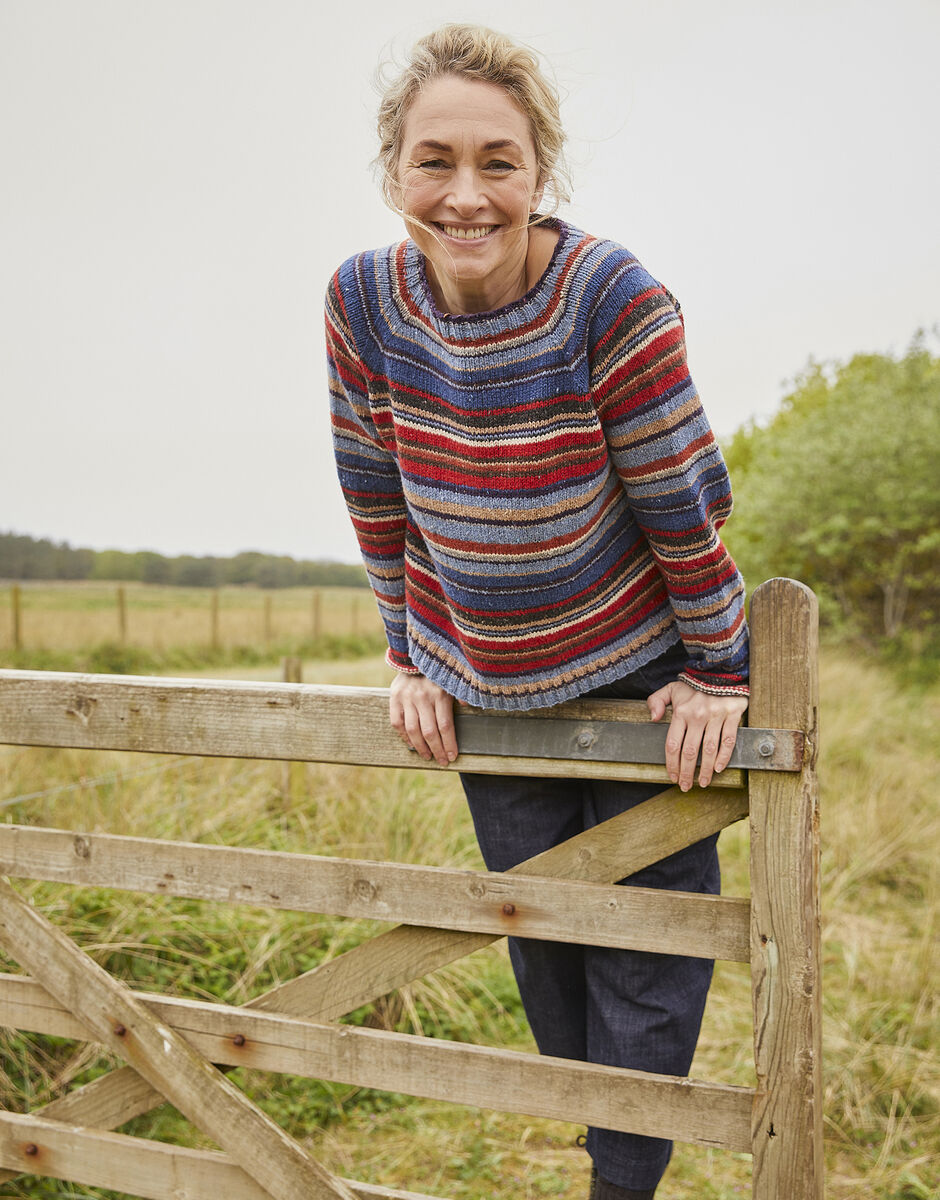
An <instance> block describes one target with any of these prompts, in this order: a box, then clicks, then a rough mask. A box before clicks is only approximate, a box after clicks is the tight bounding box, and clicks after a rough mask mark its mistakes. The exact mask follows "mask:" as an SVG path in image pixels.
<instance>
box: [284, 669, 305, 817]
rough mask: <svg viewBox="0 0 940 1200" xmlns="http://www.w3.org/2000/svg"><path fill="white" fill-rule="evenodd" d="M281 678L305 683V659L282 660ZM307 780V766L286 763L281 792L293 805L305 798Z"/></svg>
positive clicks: (300, 763)
mask: <svg viewBox="0 0 940 1200" xmlns="http://www.w3.org/2000/svg"><path fill="white" fill-rule="evenodd" d="M281 678H282V679H283V681H284V682H285V683H303V681H304V675H303V659H301V658H300V657H299V656H298V655H296V654H288V655H287V656H286V657H284V658H282V659H281ZM306 778H307V768H306V764H305V763H302V762H286V763H284V764H283V771H282V773H281V779H282V784H281V792H282V794H283V796H284V799H285V800H287V801H289V803H291V804H299V803H300V801H301V800H302V799H303V796H304V783H305V782H306Z"/></svg>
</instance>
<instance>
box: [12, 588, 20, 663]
mask: <svg viewBox="0 0 940 1200" xmlns="http://www.w3.org/2000/svg"><path fill="white" fill-rule="evenodd" d="M10 602H11V604H12V606H13V649H14V650H22V648H23V626H22V623H21V621H20V585H19V584H18V583H14V584H13V586H12V587H11V588H10Z"/></svg>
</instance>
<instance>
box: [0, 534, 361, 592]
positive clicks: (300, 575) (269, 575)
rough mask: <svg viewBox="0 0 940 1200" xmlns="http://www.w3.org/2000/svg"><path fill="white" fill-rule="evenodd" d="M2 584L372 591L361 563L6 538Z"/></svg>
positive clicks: (1, 548)
mask: <svg viewBox="0 0 940 1200" xmlns="http://www.w3.org/2000/svg"><path fill="white" fill-rule="evenodd" d="M0 579H7V580H13V581H20V580H22V581H26V580H100V581H102V582H104V581H111V582H119V583H125V582H127V583H151V584H168V585H172V586H175V587H211V588H215V587H237V586H239V585H254V586H255V587H262V588H285V587H363V588H364V587H368V580H367V578H366V573H365V571H364V569H363V568H362V567H361V566H359V565H358V564H354V563H341V562H328V561H325V560H323V561H318V560H314V559H295V558H291V557H290V556H289V555H283V554H264V553H262V552H261V551H258V550H244V551H242V552H241V553H240V554H235V555H231V556H229V557H217V556H212V555H206V556H197V555H193V554H179V555H175V556H173V555H165V554H158V553H157V552H156V551H154V550H136V551H126V550H89V549H87V548H85V547H79V546H71V545H69V543H68V542H54V541H52V540H50V539H49V538H34V537H30V536H29V535H28V534H20V533H12V532H10V533H0Z"/></svg>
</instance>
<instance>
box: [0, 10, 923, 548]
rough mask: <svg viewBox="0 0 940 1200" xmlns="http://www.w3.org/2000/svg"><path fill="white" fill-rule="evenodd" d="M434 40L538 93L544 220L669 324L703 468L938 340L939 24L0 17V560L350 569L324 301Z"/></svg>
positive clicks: (561, 17) (747, 16) (855, 13)
mask: <svg viewBox="0 0 940 1200" xmlns="http://www.w3.org/2000/svg"><path fill="white" fill-rule="evenodd" d="M446 20H474V21H480V22H482V23H485V24H490V25H492V26H494V27H495V28H498V29H502V30H504V31H505V32H507V33H510V34H512V35H513V36H515V37H517V38H520V39H522V40H524V41H527V42H528V43H529V44H531V45H532V46H534V47H535V48H536V49H537V50H538V51H539V52H540V53H541V54H542V55H543V56H544V57H545V58H546V59H547V60H548V62H549V63H550V64H551V66H552V68H553V69H554V72H555V74H556V76H557V79H558V81H559V83H560V85H561V87H562V89H563V92H564V94H565V97H566V98H565V102H564V116H565V120H566V124H567V128H568V131H569V134H570V139H571V144H570V155H569V157H570V160H571V166H572V173H573V176H574V184H575V191H574V195H575V202H574V203H573V204H572V206H571V207H570V208H569V209H568V210H566V211H565V212H564V213H563V215H565V216H566V217H567V219H569V220H570V221H572V222H573V223H575V224H577V225H579V226H580V227H582V228H584V229H586V230H588V231H589V232H591V233H596V234H598V235H602V236H605V237H610V238H613V239H615V240H616V241H619V242H621V243H622V244H624V245H626V246H628V247H629V248H630V249H631V250H632V251H633V252H634V253H635V254H637V255H638V257H639V258H640V259H641V260H642V261H643V262H644V263H645V264H646V266H647V267H648V268H649V269H650V270H651V271H652V273H653V274H654V275H656V276H657V277H658V278H660V279H661V280H663V282H665V283H666V284H667V285H668V286H669V288H670V289H671V290H672V291H673V292H675V293H676V295H678V296H679V298H680V300H681V301H682V305H683V309H684V311H685V316H686V328H687V336H688V343H689V356H690V363H691V367H692V374H693V376H694V378H695V380H696V383H697V384H698V387H699V391H700V392H701V394H702V397H703V399H704V402H705V407H706V409H707V411H708V412H709V414H710V416H711V419H712V424H713V426H714V427H715V429H716V431H717V432H718V433H719V435H722V434H729V433H731V432H732V431H733V430H735V429H736V428H738V427H739V426H740V425H741V424H742V423H743V422H744V421H746V420H747V419H749V418H753V417H757V418H760V417H762V416H767V415H769V414H771V413H772V412H773V411H774V410H775V409H776V407H777V405H778V403H779V401H780V398H781V397H782V396H783V395H784V394H785V392H786V390H787V382H788V381H789V380H791V379H792V378H793V376H794V375H796V374H797V373H798V372H799V371H801V370H802V369H803V368H804V367H805V366H806V364H807V362H808V360H809V359H810V357H811V356H812V357H814V358H816V359H822V360H830V359H844V358H847V357H849V356H850V355H851V354H853V353H855V352H857V351H879V352H900V351H903V350H904V348H905V347H906V346H907V344H908V342H909V341H910V339H911V337H912V335H913V334H914V332H915V330H916V329H917V328H918V327H926V328H930V327H935V326H936V325H937V323H938V321H940V287H938V281H940V237H938V213H940V187H938V154H937V144H938V136H940V122H938V115H940V113H938V109H940V103H938V85H937V47H938V45H940V3H937V0H891V2H890V3H888V2H886V0H816V2H815V3H811V2H809V0H806V2H804V0H787V2H786V3H759V2H752V3H745V2H743V0H707V2H705V0H663V2H658V3H652V2H649V0H647V2H643V3H640V2H637V0H617V2H616V3H612V4H606V3H593V2H591V0H586V2H584V3H580V4H572V3H571V0H565V2H562V0H538V2H533V0H525V2H522V0H501V2H500V3H482V2H481V3H474V4H462V5H452V4H447V3H436V4H430V3H421V2H419V0H395V2H394V3H390V2H389V0H355V2H354V3H336V4H334V3H322V2H319V0H318V2H314V0H0V171H2V175H0V405H2V418H3V424H2V431H3V434H2V442H0V531H4V530H9V529H13V530H15V531H17V532H21V533H30V534H33V535H35V536H46V537H52V538H55V539H56V540H61V539H66V540H68V541H70V542H71V543H72V544H73V545H88V546H93V547H97V548H104V547H112V546H113V547H120V548H123V549H144V548H150V549H155V550H159V551H162V552H164V553H168V554H177V553H195V554H203V553H216V554H230V553H235V552H237V551H238V550H242V549H249V548H252V549H261V550H267V551H272V552H277V553H286V554H292V555H295V556H298V557H313V558H316V557H332V558H342V559H346V560H354V559H355V558H356V557H357V551H356V545H355V539H354V538H353V535H352V532H351V529H350V526H349V523H348V520H347V518H346V514H345V510H344V508H343V506H342V502H341V499H340V495H339V490H338V486H337V484H336V482H335V476H334V471H333V465H332V459H331V455H330V448H329V437H328V424H327V398H326V383H325V368H324V365H323V358H324V355H323V335H322V315H321V311H322V297H323V291H324V288H325V286H326V282H327V279H328V277H329V275H330V273H331V272H332V271H333V270H334V269H335V267H336V266H337V265H338V264H339V263H340V261H341V260H342V259H344V258H345V257H346V256H348V255H349V254H352V253H354V252H356V251H357V250H362V249H367V248H370V247H373V246H377V245H384V244H387V243H388V242H392V241H396V240H398V239H399V238H400V237H401V236H403V231H402V229H401V227H400V223H399V221H398V219H397V218H396V217H395V216H394V215H393V214H391V213H390V212H388V211H387V210H386V209H385V208H383V206H382V203H381V200H380V198H379V193H378V189H377V187H376V186H375V183H374V181H373V178H372V174H371V171H370V166H369V163H370V160H371V158H372V157H373V155H374V152H375V142H374V133H373V123H372V122H373V113H374V109H375V105H376V99H375V93H374V91H373V88H372V75H373V72H374V69H375V67H376V65H377V64H378V63H379V62H380V60H383V59H386V58H388V57H389V56H390V55H394V54H395V53H396V52H398V53H399V54H400V53H401V51H402V50H403V49H405V48H407V46H409V45H410V44H411V43H412V42H413V41H414V40H415V39H416V38H417V37H419V36H420V35H421V34H422V33H424V32H426V31H427V30H429V29H431V28H433V27H435V26H436V25H438V24H440V23H442V22H444V21H446ZM736 519H737V520H741V519H746V514H740V513H739V514H738V515H737V517H736Z"/></svg>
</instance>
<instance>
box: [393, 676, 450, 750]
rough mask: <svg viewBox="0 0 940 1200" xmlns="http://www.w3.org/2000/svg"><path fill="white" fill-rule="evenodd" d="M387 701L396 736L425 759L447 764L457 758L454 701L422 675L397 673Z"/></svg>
mask: <svg viewBox="0 0 940 1200" xmlns="http://www.w3.org/2000/svg"><path fill="white" fill-rule="evenodd" d="M390 693H391V694H390V696H389V702H388V714H389V719H390V720H391V722H392V726H393V728H394V729H396V730H397V731H398V736H399V737H400V738H401V740H402V741H403V742H404V743H405V745H406V746H410V747H411V748H412V749H414V750H417V752H418V753H419V754H420V755H421V757H422V758H423V759H425V760H427V761H430V760H431V759H432V758H434V759H436V760H437V762H438V763H439V764H440V765H441V766H442V767H446V766H447V765H448V763H452V762H453V761H454V759H455V758H456V757H457V733H456V730H455V728H454V701H453V697H452V696H449V695H448V694H447V692H445V691H444V689H443V688H439V687H438V686H437V684H436V683H432V682H431V680H430V679H426V678H425V677H424V676H423V675H406V674H404V673H402V672H399V673H398V674H396V676H395V678H394V679H393V680H392V686H391V689H390Z"/></svg>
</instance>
